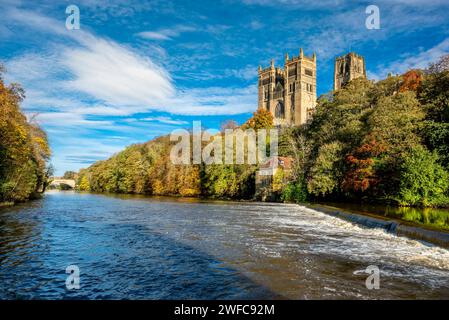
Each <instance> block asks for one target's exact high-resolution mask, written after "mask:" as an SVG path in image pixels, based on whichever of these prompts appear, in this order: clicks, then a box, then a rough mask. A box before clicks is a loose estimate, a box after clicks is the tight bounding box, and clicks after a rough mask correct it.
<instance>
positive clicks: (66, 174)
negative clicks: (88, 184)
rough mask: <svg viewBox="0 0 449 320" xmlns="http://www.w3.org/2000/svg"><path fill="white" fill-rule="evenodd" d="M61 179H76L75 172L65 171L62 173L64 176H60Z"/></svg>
mask: <svg viewBox="0 0 449 320" xmlns="http://www.w3.org/2000/svg"><path fill="white" fill-rule="evenodd" d="M62 178H63V179H68V180H71V179H76V172H75V171H66V172H64V175H63V176H62Z"/></svg>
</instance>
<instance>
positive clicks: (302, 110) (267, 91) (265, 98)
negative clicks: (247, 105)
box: [258, 49, 316, 126]
mask: <svg viewBox="0 0 449 320" xmlns="http://www.w3.org/2000/svg"><path fill="white" fill-rule="evenodd" d="M258 73H259V85H258V88H259V97H258V101H259V103H258V108H259V109H266V110H268V111H270V112H271V114H272V115H273V118H274V124H275V125H277V126H297V125H301V124H303V123H306V122H307V121H308V120H309V119H311V117H312V113H313V111H314V110H315V105H316V55H315V53H314V54H313V55H312V56H311V57H307V56H305V55H304V52H303V50H302V49H300V52H299V56H296V57H294V56H293V57H291V58H290V57H289V56H288V54H286V55H285V61H284V68H280V67H275V66H274V61H273V60H272V61H271V65H270V67H268V68H265V69H262V68H261V67H260V66H259V72H258Z"/></svg>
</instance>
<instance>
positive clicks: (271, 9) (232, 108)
mask: <svg viewBox="0 0 449 320" xmlns="http://www.w3.org/2000/svg"><path fill="white" fill-rule="evenodd" d="M72 4H73V5H76V6H77V7H78V8H79V10H80V29H79V30H69V29H67V28H66V18H67V17H68V16H69V14H66V8H67V6H69V5H72ZM369 5H376V6H378V8H379V11H380V28H379V29H367V28H366V25H365V20H366V19H367V17H368V14H367V13H366V12H365V10H366V8H367V6H369ZM300 47H302V48H303V49H304V53H305V54H306V55H310V56H311V55H312V53H313V52H316V55H317V94H318V95H320V94H323V93H326V92H329V91H330V90H331V89H332V85H333V67H334V59H335V57H337V56H339V55H343V54H345V53H347V52H349V51H354V52H357V53H358V54H361V55H363V56H365V60H366V64H367V74H368V78H369V79H373V80H379V79H382V78H384V77H385V76H386V75H387V74H388V73H390V72H391V73H393V74H396V73H403V72H405V71H407V70H409V69H411V68H425V67H426V66H427V65H428V64H429V63H430V62H432V61H436V60H437V59H438V58H439V57H441V56H442V55H445V54H448V53H449V1H447V0H379V1H343V0H321V1H318V0H208V1H203V0H195V1H185V0H183V1H171V0H151V1H145V0H139V1H137V0H129V1H123V0H98V1H94V0H71V1H57V0H48V1H45V0H42V1H39V0H35V1H21V0H0V62H1V63H2V64H4V65H5V66H6V69H7V73H6V75H5V76H4V78H5V81H6V82H7V83H12V82H18V83H20V84H21V85H22V86H23V88H24V89H25V91H26V99H25V100H24V101H23V103H22V109H23V110H24V112H25V113H26V114H27V116H28V118H29V119H30V121H36V122H38V123H39V124H40V125H41V126H42V127H43V128H44V129H45V130H46V132H47V133H48V137H49V142H50V145H51V148H52V152H53V156H52V159H51V161H52V163H53V165H54V167H55V169H56V172H55V174H56V175H62V174H63V173H64V171H67V170H74V171H77V170H78V169H80V168H83V167H87V166H89V165H90V164H92V163H93V162H95V161H97V160H101V159H106V158H108V157H110V156H111V155H112V154H114V153H116V152H118V151H120V150H122V149H123V148H124V147H126V146H128V145H130V144H133V143H141V142H145V141H148V140H150V139H152V138H154V137H156V136H159V135H163V134H169V133H170V132H172V131H173V130H175V129H180V128H187V129H188V128H191V127H192V121H198V120H199V121H201V122H202V125H203V126H204V127H206V128H215V129H218V128H220V125H221V124H222V123H223V122H225V121H227V120H231V119H232V120H235V121H237V122H238V123H239V124H241V123H243V122H245V121H246V119H248V118H249V117H250V116H251V114H252V112H254V111H255V110H256V109H257V67H258V66H259V65H261V66H262V67H267V66H269V64H270V60H271V59H274V60H275V63H276V65H279V66H283V61H284V56H285V54H286V53H288V54H289V55H290V56H292V55H294V56H297V55H298V54H299V48H300Z"/></svg>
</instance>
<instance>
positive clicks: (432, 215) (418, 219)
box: [326, 203, 449, 230]
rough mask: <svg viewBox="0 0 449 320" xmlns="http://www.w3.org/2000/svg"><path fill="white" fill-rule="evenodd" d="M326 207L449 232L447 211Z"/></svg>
mask: <svg viewBox="0 0 449 320" xmlns="http://www.w3.org/2000/svg"><path fill="white" fill-rule="evenodd" d="M326 204H328V205H331V206H334V207H337V208H341V209H346V210H350V211H353V212H358V213H364V214H375V215H380V216H383V217H387V218H395V219H399V220H404V221H407V222H412V223H416V224H418V225H422V226H425V227H429V228H434V229H435V228H436V229H443V230H449V209H439V208H411V207H390V206H380V205H368V204H349V203H326Z"/></svg>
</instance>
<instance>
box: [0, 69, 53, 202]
mask: <svg viewBox="0 0 449 320" xmlns="http://www.w3.org/2000/svg"><path fill="white" fill-rule="evenodd" d="M4 71H5V69H4V68H3V67H0V114H1V117H0V202H2V201H8V202H16V201H25V200H28V199H30V198H33V197H37V196H39V194H40V193H42V192H43V191H45V187H46V185H47V182H48V175H47V174H46V173H47V171H48V170H47V169H48V167H47V162H48V160H49V158H50V148H49V146H48V141H47V135H46V134H45V132H44V131H43V130H42V129H41V128H40V127H39V126H38V125H37V124H35V123H31V122H28V121H27V118H26V117H25V115H24V114H23V113H22V111H21V109H20V103H21V102H22V101H23V99H24V98H25V93H24V90H23V89H22V88H21V87H20V85H18V84H10V85H8V86H7V85H5V83H4V82H3V77H2V72H4Z"/></svg>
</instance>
